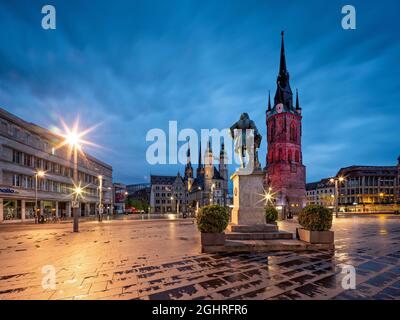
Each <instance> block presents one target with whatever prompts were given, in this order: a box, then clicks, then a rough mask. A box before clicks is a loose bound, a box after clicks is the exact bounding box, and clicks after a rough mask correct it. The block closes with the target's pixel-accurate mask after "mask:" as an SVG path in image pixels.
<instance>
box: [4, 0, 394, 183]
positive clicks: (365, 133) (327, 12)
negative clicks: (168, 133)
mask: <svg viewBox="0 0 400 320" xmlns="http://www.w3.org/2000/svg"><path fill="white" fill-rule="evenodd" d="M45 4H53V5H54V6H55V7H56V10H57V29H56V30H53V31H46V30H43V29H42V28H41V19H42V16H43V15H42V14H41V8H42V6H43V5H45ZM345 4H352V5H354V6H355V8H356V12H357V29H356V30H343V29H342V28H341V19H342V16H343V15H342V14H341V8H342V6H343V5H345ZM399 14H400V3H399V2H398V1H386V0H381V1H366V0H364V1H353V0H351V1H345V2H343V1H320V0H318V1H304V0H302V1H288V0H286V1H272V0H271V1H266V0H265V1H244V0H241V1H238V0H237V1H233V0H231V1H223V0H219V1H216V0H210V1H204V0H203V1H200V0H197V1H190V0H182V1H177V0H159V1H154V0H146V1H121V0H113V1H100V0H98V1H89V0H86V1H75V0H68V1H67V0H64V1H54V0H45V1H33V0H32V1H26V0H13V1H9V0H0V39H1V42H0V106H1V107H3V108H4V109H6V110H8V111H10V112H12V113H14V114H16V115H18V116H20V117H22V118H23V119H25V120H28V121H31V122H34V123H37V124H39V125H41V126H44V127H50V125H52V124H56V125H57V124H59V120H58V119H59V117H60V116H62V117H63V118H65V119H66V121H67V122H71V121H72V120H73V119H74V117H75V115H76V114H77V113H79V114H80V117H81V123H82V126H85V127H86V126H91V125H93V124H96V123H99V122H101V123H102V125H101V126H100V127H99V128H97V129H96V131H94V132H93V133H91V134H90V136H89V137H90V139H91V140H92V141H95V142H96V143H98V144H101V145H102V146H103V148H101V149H94V150H90V153H92V154H94V155H95V156H97V157H99V158H100V159H102V160H104V161H106V162H108V163H110V164H112V166H113V168H114V177H115V180H116V181H121V182H124V183H136V182H143V181H146V180H147V179H148V176H149V174H150V172H151V173H153V174H176V172H177V170H178V169H180V170H181V172H182V170H183V166H169V165H166V166H160V165H158V166H150V165H149V164H147V162H146V159H145V153H146V148H147V147H148V145H149V143H146V141H145V136H146V133H147V131H148V130H149V129H152V128H162V129H167V128H168V121H169V120H177V121H178V128H179V129H183V128H194V129H196V130H200V129H201V128H219V129H222V128H225V127H228V126H230V125H231V124H232V123H233V122H234V121H236V120H237V119H238V118H239V115H240V113H242V112H243V111H247V112H248V113H249V114H250V117H251V118H252V119H254V120H255V122H256V124H257V126H258V128H259V130H260V131H261V133H262V135H263V142H262V148H261V149H260V156H261V161H262V165H263V166H264V165H265V152H266V142H265V141H266V139H265V131H266V130H265V109H266V104H267V95H268V90H269V89H270V90H271V91H272V92H271V93H272V95H273V94H274V92H275V88H276V84H275V82H276V76H277V72H278V66H279V47H280V31H281V30H282V29H284V30H285V32H286V33H285V46H286V57H287V64H288V69H289V72H290V75H291V86H292V89H293V91H294V90H295V88H298V89H299V92H300V102H301V106H302V108H303V116H304V119H303V156H304V164H305V165H306V166H307V181H313V180H317V179H320V178H322V177H326V176H330V175H334V174H335V173H336V172H337V170H338V169H339V168H340V167H343V166H349V165H353V164H364V165H367V164H370V165H378V164H381V165H392V164H395V163H396V161H397V160H396V158H397V156H398V155H399V154H400V139H399V136H400V112H399V103H400V94H399V92H400V81H399V76H400V63H399V58H400V43H399V41H398V39H399V36H398V32H399V30H400V25H399V24H400V23H399V20H400V19H399V18H398V16H399Z"/></svg>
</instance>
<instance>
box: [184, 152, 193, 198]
mask: <svg viewBox="0 0 400 320" xmlns="http://www.w3.org/2000/svg"><path fill="white" fill-rule="evenodd" d="M186 157H187V162H186V166H185V181H186V182H187V189H188V190H190V189H191V188H192V184H193V167H192V162H191V160H190V146H188V150H187V152H186Z"/></svg>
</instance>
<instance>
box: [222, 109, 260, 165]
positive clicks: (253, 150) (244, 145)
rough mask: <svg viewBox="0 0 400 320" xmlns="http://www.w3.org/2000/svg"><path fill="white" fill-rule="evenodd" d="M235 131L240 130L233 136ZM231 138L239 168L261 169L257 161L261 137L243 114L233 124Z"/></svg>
mask: <svg viewBox="0 0 400 320" xmlns="http://www.w3.org/2000/svg"><path fill="white" fill-rule="evenodd" d="M235 130H240V131H239V132H237V134H236V135H235ZM230 131H231V136H232V138H233V139H234V141H235V152H236V153H238V154H239V159H240V167H241V168H245V167H250V168H254V169H255V170H259V169H261V165H260V162H259V161H258V148H259V147H260V144H261V140H262V136H261V134H260V133H259V132H258V130H257V127H256V125H255V123H254V121H253V120H250V117H249V115H248V114H247V113H246V112H245V113H242V114H241V116H240V119H239V121H237V122H235V123H234V124H233V125H232V126H231V128H230ZM246 154H247V157H248V162H247V165H246V166H245V164H244V159H245V157H246Z"/></svg>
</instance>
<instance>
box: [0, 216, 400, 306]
mask: <svg viewBox="0 0 400 320" xmlns="http://www.w3.org/2000/svg"><path fill="white" fill-rule="evenodd" d="M399 226H400V217H395V216H389V215H381V216H353V217H341V218H339V219H336V220H335V221H334V227H333V229H334V231H335V246H336V250H335V252H334V253H333V254H330V253H328V252H295V253H294V252H274V253H271V252H270V253H267V252H266V253H252V254H227V255H217V254H201V253H200V238H199V233H198V232H197V230H196V226H195V225H194V224H193V221H192V220H189V219H185V220H179V219H177V220H161V221H135V220H121V221H118V220H117V221H104V222H103V223H102V224H99V223H98V222H84V223H81V226H80V233H78V234H74V233H72V232H71V229H72V225H71V224H70V223H63V224H54V225H52V224H48V225H40V226H38V225H0V299H399V298H400V228H399ZM280 228H281V229H283V230H286V231H292V232H293V231H294V230H295V228H296V223H295V222H284V223H280ZM344 265H350V266H354V267H355V270H356V289H354V290H352V289H348V290H345V289H343V287H342V282H343V279H344V277H346V274H343V273H341V271H342V270H343V266H344ZM43 268H44V269H43ZM52 268H54V269H52ZM49 270H50V273H49ZM51 270H54V272H55V288H51V287H48V285H49V282H47V283H46V281H44V280H45V279H48V278H49V275H51ZM345 270H348V269H346V268H345ZM42 282H44V284H45V287H46V286H47V288H46V289H44V288H43V287H42Z"/></svg>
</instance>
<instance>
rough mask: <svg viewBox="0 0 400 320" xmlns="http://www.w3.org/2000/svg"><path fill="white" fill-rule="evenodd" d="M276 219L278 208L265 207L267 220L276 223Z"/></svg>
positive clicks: (269, 222)
mask: <svg viewBox="0 0 400 320" xmlns="http://www.w3.org/2000/svg"><path fill="white" fill-rule="evenodd" d="M276 220H278V210H276V209H275V207H273V206H268V207H266V208H265V221H266V222H267V223H268V224H276Z"/></svg>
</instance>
